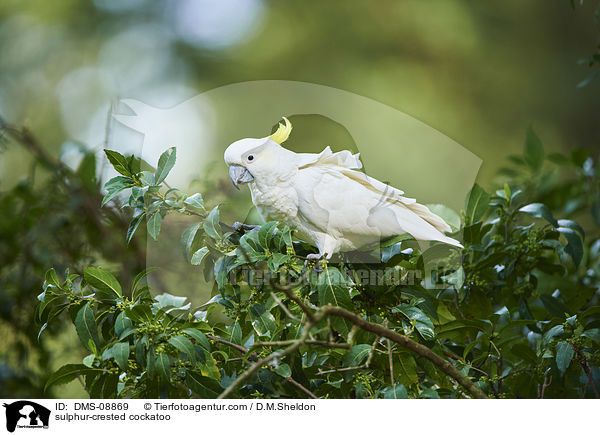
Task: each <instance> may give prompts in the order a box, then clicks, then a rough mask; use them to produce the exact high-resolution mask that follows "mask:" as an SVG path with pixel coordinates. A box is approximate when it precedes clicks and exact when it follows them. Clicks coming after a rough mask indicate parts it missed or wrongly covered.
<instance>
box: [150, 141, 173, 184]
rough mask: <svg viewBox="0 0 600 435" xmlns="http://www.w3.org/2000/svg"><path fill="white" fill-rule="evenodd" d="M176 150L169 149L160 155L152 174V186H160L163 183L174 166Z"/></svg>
mask: <svg viewBox="0 0 600 435" xmlns="http://www.w3.org/2000/svg"><path fill="white" fill-rule="evenodd" d="M175 160H176V150H175V147H171V148H169V149H168V150H166V151H165V152H164V153H162V154H161V156H160V158H159V159H158V165H157V166H156V172H155V173H154V184H160V183H162V182H163V180H164V179H165V178H167V175H169V172H171V169H173V166H175Z"/></svg>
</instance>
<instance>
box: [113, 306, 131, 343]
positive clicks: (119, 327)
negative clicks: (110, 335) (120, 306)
mask: <svg viewBox="0 0 600 435" xmlns="http://www.w3.org/2000/svg"><path fill="white" fill-rule="evenodd" d="M132 326H133V322H132V321H131V319H130V318H129V317H127V316H126V315H125V313H124V312H121V313H119V315H118V316H117V318H116V320H115V333H116V334H117V337H118V336H119V335H121V334H122V333H123V331H125V330H126V329H128V328H131V327H132Z"/></svg>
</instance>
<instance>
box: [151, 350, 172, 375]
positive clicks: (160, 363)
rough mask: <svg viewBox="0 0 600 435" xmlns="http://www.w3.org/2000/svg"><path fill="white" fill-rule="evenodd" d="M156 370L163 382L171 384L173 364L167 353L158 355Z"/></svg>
mask: <svg viewBox="0 0 600 435" xmlns="http://www.w3.org/2000/svg"><path fill="white" fill-rule="evenodd" d="M154 368H155V369H156V371H157V372H158V375H159V376H160V377H161V379H162V380H163V381H165V382H171V362H170V361H169V355H167V354H166V353H160V354H158V355H156V358H155V359H154Z"/></svg>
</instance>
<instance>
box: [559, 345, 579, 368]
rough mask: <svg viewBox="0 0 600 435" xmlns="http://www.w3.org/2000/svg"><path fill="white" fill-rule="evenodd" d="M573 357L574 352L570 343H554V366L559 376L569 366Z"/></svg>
mask: <svg viewBox="0 0 600 435" xmlns="http://www.w3.org/2000/svg"><path fill="white" fill-rule="evenodd" d="M573 355H575V351H574V350H573V345H572V344H571V343H569V342H568V341H559V342H558V343H556V366H557V367H558V370H560V373H561V374H564V373H565V371H566V370H567V368H569V365H571V359H572V358H573Z"/></svg>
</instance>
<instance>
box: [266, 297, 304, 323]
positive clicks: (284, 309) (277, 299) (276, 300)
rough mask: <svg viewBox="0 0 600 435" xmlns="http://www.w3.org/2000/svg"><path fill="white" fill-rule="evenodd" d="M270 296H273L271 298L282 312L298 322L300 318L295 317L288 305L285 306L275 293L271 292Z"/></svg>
mask: <svg viewBox="0 0 600 435" xmlns="http://www.w3.org/2000/svg"><path fill="white" fill-rule="evenodd" d="M271 297H272V298H273V300H274V301H275V303H276V304H277V305H279V307H280V308H281V309H282V310H283V312H284V313H285V314H286V315H287V316H288V317H289V318H290V319H294V320H295V321H297V322H299V321H300V319H299V318H298V317H296V316H295V315H293V314H292V312H291V311H290V310H289V309H288V307H286V306H285V304H284V303H283V301H282V300H281V299H279V298H278V297H277V295H276V294H275V292H271Z"/></svg>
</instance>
